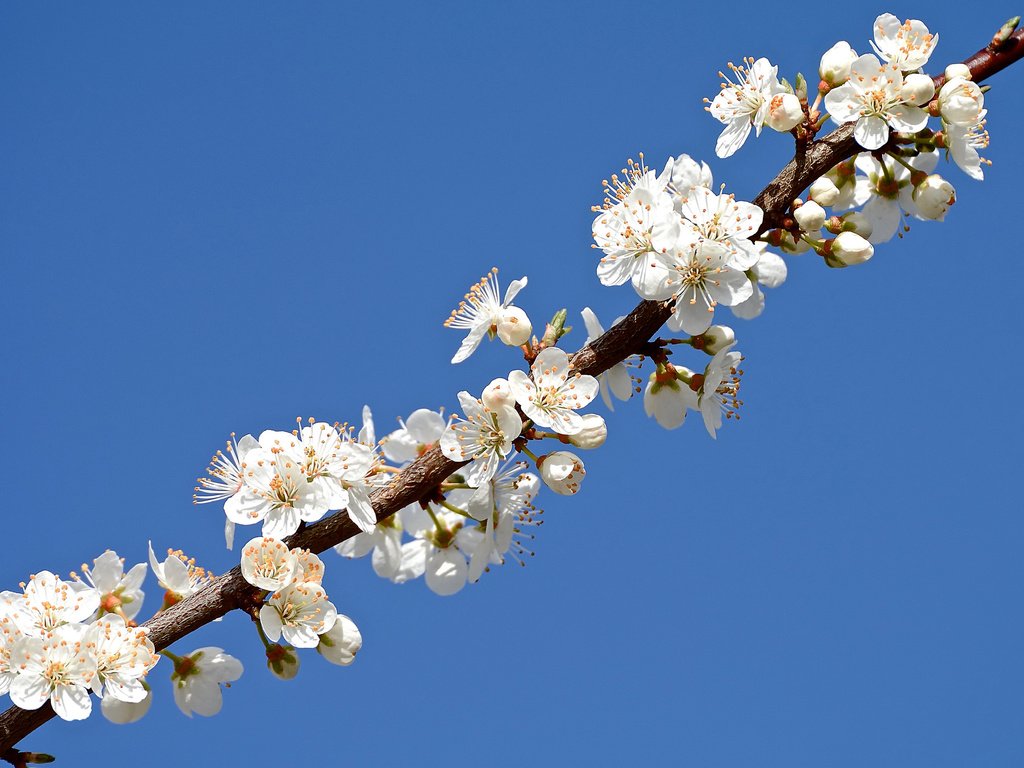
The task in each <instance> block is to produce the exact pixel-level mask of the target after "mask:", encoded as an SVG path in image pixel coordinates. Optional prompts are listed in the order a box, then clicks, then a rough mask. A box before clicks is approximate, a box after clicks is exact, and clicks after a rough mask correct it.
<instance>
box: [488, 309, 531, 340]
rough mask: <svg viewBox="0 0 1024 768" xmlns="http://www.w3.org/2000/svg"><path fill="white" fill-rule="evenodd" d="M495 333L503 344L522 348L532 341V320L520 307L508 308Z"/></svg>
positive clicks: (502, 314) (503, 313)
mask: <svg viewBox="0 0 1024 768" xmlns="http://www.w3.org/2000/svg"><path fill="white" fill-rule="evenodd" d="M495 332H496V333H497V335H498V338H499V339H501V342H502V344H505V345H507V346H510V347H520V346H522V345H523V344H525V343H526V342H527V341H529V340H530V334H531V333H533V324H532V323H531V322H530V318H529V317H528V316H527V314H526V313H525V312H524V311H523V310H521V309H520V308H519V307H508V308H506V309H505V311H504V312H502V313H501V319H500V320H499V321H498V325H497V328H496V329H495Z"/></svg>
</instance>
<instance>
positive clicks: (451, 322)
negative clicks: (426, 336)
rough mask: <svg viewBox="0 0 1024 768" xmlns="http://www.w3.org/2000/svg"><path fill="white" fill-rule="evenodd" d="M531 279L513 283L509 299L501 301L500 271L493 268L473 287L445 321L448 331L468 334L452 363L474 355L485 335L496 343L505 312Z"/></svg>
mask: <svg viewBox="0 0 1024 768" xmlns="http://www.w3.org/2000/svg"><path fill="white" fill-rule="evenodd" d="M526 283H527V279H526V277H525V276H524V277H523V278H522V279H520V280H513V281H512V282H511V283H509V286H508V290H506V291H505V298H504V299H499V298H498V296H499V294H500V291H501V287H500V286H499V284H498V269H497V267H495V268H493V269H492V270H491V271H490V272H488V273H487V274H486V275H484V276H483V277H481V278H480V280H479V282H477V283H475V284H474V285H472V286H471V287H470V289H469V292H468V293H467V294H466V295H465V297H464V299H463V301H460V302H459V306H458V308H457V309H454V310H452V313H451V316H450V317H449V318H448V319H447V320H445V322H444V326H445V328H457V329H460V330H466V331H468V333H467V334H466V338H465V339H464V340H463V341H462V344H461V345H460V346H459V349H458V351H457V352H456V353H455V356H454V357H453V358H452V363H461V362H462V361H463V360H465V359H466V358H468V357H469V356H470V355H472V354H473V353H474V352H475V351H476V348H477V347H479V346H480V342H481V341H482V340H483V338H484V336H485V335H488V334H489V335H490V336H491V338H492V339H493V338H494V336H495V335H496V334H497V332H498V324H499V323H501V321H502V317H503V316H504V314H505V310H506V309H508V308H509V307H511V306H512V300H513V299H514V298H515V297H516V295H517V294H518V293H519V291H521V290H522V289H523V288H525V287H526Z"/></svg>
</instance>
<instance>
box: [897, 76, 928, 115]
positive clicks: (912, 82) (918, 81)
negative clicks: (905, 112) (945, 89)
mask: <svg viewBox="0 0 1024 768" xmlns="http://www.w3.org/2000/svg"><path fill="white" fill-rule="evenodd" d="M934 95H935V83H934V82H933V81H932V79H931V78H930V77H928V75H922V74H919V73H915V74H912V75H907V76H906V78H905V79H904V80H903V88H902V89H901V90H900V100H901V101H903V102H905V103H907V104H913V105H914V106H915V107H920V106H921V105H923V104H927V103H928V102H929V101H931V100H932V96H934Z"/></svg>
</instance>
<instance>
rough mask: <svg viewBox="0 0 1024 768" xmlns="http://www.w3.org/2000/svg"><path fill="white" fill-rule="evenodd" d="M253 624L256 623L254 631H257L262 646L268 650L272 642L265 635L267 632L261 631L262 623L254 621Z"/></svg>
mask: <svg viewBox="0 0 1024 768" xmlns="http://www.w3.org/2000/svg"><path fill="white" fill-rule="evenodd" d="M253 624H255V625H256V632H257V633H259V636H260V640H262V641H263V646H264V647H265V648H266V649H267V650H268V651H269V650H270V649H271V647H272V646H273V645H274V644H273V643H271V642H270V638H269V637H267V633H266V632H264V631H263V625H262V623H260V622H258V621H254V622H253Z"/></svg>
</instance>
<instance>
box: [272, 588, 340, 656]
mask: <svg viewBox="0 0 1024 768" xmlns="http://www.w3.org/2000/svg"><path fill="white" fill-rule="evenodd" d="M337 618H338V611H337V609H336V608H335V607H334V604H333V603H331V602H330V601H329V600H328V599H327V592H326V591H324V588H323V587H321V586H320V585H319V584H314V583H303V584H291V585H289V586H287V587H285V588H284V589H280V590H278V591H277V592H275V593H274V594H273V595H271V596H270V599H269V600H268V601H267V603H266V604H265V605H264V606H263V607H262V608H260V626H262V627H263V631H264V633H266V635H267V637H268V638H269V639H270V640H271V641H272V642H277V640H278V639H280V638H281V636H282V635H283V636H284V639H285V642H288V643H291V644H292V645H294V646H295V647H296V648H315V647H316V645H317V643H318V642H319V641H318V640H317V635H319V634H322V633H324V632H327V631H328V630H330V628H331V627H333V626H334V622H335V621H336V620H337Z"/></svg>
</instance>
